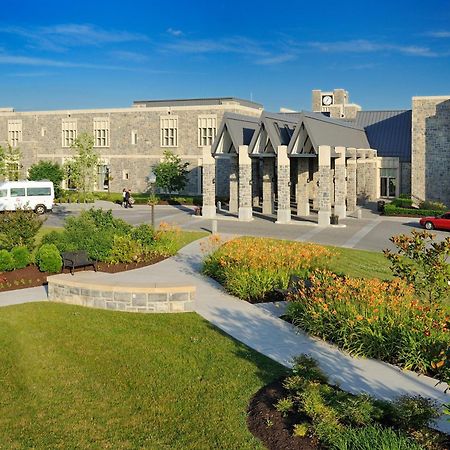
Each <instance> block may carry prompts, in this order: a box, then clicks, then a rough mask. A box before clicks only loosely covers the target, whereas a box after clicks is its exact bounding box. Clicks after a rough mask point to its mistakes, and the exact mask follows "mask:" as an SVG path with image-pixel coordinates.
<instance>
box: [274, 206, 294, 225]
mask: <svg viewBox="0 0 450 450" xmlns="http://www.w3.org/2000/svg"><path fill="white" fill-rule="evenodd" d="M290 221H291V210H290V209H278V210H277V221H276V223H289V222H290Z"/></svg>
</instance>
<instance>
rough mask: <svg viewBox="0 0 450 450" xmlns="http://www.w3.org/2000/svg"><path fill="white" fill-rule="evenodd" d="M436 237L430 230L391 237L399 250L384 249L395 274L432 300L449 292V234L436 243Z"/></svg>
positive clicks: (438, 298)
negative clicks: (395, 251) (394, 251)
mask: <svg viewBox="0 0 450 450" xmlns="http://www.w3.org/2000/svg"><path fill="white" fill-rule="evenodd" d="M434 236H435V235H434V234H432V233H429V232H428V231H420V232H419V231H413V232H412V233H411V235H410V236H408V235H405V234H400V235H398V236H392V237H391V239H390V240H391V242H393V243H394V244H395V245H396V247H397V253H393V252H391V251H390V250H384V254H385V256H386V257H387V258H388V259H389V261H390V262H391V270H392V272H393V274H394V275H395V276H397V277H400V278H403V279H404V280H406V281H407V282H408V283H410V284H412V285H413V286H414V289H415V290H416V292H417V293H418V294H421V295H423V296H427V297H428V299H429V301H430V302H433V301H441V300H443V299H444V298H445V297H447V296H448V295H449V293H450V286H449V282H450V265H449V264H448V262H447V260H448V257H449V255H450V237H447V238H445V239H444V240H443V241H442V242H436V241H434Z"/></svg>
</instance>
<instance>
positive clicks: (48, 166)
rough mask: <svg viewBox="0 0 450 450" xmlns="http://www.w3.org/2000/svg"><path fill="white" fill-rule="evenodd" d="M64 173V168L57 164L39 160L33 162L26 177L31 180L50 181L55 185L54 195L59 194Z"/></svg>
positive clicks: (57, 195)
mask: <svg viewBox="0 0 450 450" xmlns="http://www.w3.org/2000/svg"><path fill="white" fill-rule="evenodd" d="M64 175H65V172H64V169H63V168H62V167H60V165H59V164H57V163H52V162H50V161H39V162H38V163H36V164H33V165H32V166H31V167H30V169H29V171H28V179H29V180H31V181H39V180H50V181H52V182H53V185H54V187H55V197H59V196H60V195H61V183H62V180H63V179H64Z"/></svg>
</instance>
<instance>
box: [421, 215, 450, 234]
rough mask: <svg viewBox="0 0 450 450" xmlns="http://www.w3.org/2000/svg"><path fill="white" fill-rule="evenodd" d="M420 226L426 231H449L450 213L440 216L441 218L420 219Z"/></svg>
mask: <svg viewBox="0 0 450 450" xmlns="http://www.w3.org/2000/svg"><path fill="white" fill-rule="evenodd" d="M419 222H420V225H422V226H423V227H425V228H426V229H427V230H434V229H435V228H436V229H437V230H450V212H446V213H445V214H442V216H435V217H422V218H421V219H420V221H419Z"/></svg>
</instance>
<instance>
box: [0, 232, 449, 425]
mask: <svg viewBox="0 0 450 450" xmlns="http://www.w3.org/2000/svg"><path fill="white" fill-rule="evenodd" d="M227 237H230V236H227ZM205 239H207V238H205ZM201 241H202V240H200V241H196V242H193V243H191V244H189V245H188V246H186V247H184V248H183V249H181V251H180V252H179V253H178V254H177V255H175V256H174V257H172V258H169V259H166V260H164V261H161V262H159V263H157V264H155V265H152V266H147V267H142V268H140V269H135V270H131V271H128V272H122V273H118V274H116V275H115V282H116V283H118V284H120V283H121V282H126V283H127V284H128V283H134V282H136V283H140V282H141V281H142V280H145V282H147V283H151V282H155V283H165V282H170V281H172V280H173V279H174V278H176V280H177V283H186V284H189V285H193V286H195V287H196V299H195V302H194V311H196V312H197V313H198V314H200V315H201V316H202V317H203V318H205V319H206V320H208V321H209V322H211V323H212V324H213V325H215V326H217V327H218V328H220V329H221V330H223V331H224V332H226V333H227V334H229V335H230V336H231V337H233V338H234V339H237V340H238V341H241V342H243V343H244V344H246V345H248V346H249V347H251V348H253V349H255V350H256V351H258V352H260V353H263V354H264V355H266V356H268V357H270V358H272V359H274V360H275V361H278V362H279V363H281V364H283V365H285V366H287V367H290V366H291V361H292V358H293V357H294V356H297V355H299V354H302V353H305V354H308V355H310V356H312V357H313V358H315V359H316V360H317V362H318V363H319V365H320V367H321V369H322V370H323V371H324V372H325V373H326V374H327V375H328V377H329V379H330V381H331V382H332V383H335V384H338V385H339V386H340V387H341V388H342V389H344V390H346V391H348V392H352V393H355V394H356V393H362V392H365V393H367V394H369V395H372V396H374V397H376V398H381V399H386V400H390V399H394V398H396V397H398V396H400V395H404V394H410V395H421V396H424V397H428V398H431V399H434V400H436V401H437V402H438V403H439V404H444V403H450V393H446V392H445V390H446V389H447V387H448V386H447V385H446V384H445V383H437V381H436V380H435V379H433V378H430V377H427V376H423V375H417V374H416V373H413V372H409V371H406V370H405V371H402V370H400V369H399V368H397V367H394V366H392V365H390V364H386V363H383V362H380V361H376V360H372V359H363V358H354V357H352V356H350V355H348V354H346V353H344V352H342V351H340V350H339V349H337V348H336V347H334V346H332V345H330V344H327V343H326V342H324V341H321V340H319V339H316V338H313V337H310V336H308V335H306V334H305V333H302V332H298V330H297V329H296V328H295V327H294V326H292V325H291V324H289V323H287V322H285V321H283V320H282V319H280V318H279V317H277V316H278V314H277V310H279V311H280V313H281V312H282V307H280V308H277V307H268V306H264V305H253V304H250V303H248V302H245V301H243V300H239V299H237V298H236V297H233V296H231V295H229V294H227V293H226V292H225V291H224V289H223V288H222V287H221V286H220V285H219V284H218V283H217V282H215V281H214V280H212V279H210V278H208V277H205V276H203V275H202V274H201V273H200V270H201V266H202V259H203V254H202V252H201V250H200V243H201ZM28 291H31V290H28ZM21 292H23V291H11V292H9V293H8V294H9V295H10V297H11V298H17V297H19V296H20V295H21ZM4 294H7V293H4ZM30 295H31V292H30V293H29V294H27V300H28V301H29V300H30V298H29V297H30ZM35 295H36V297H35V300H36V301H38V300H42V299H43V295H42V290H36V291H35ZM1 297H2V298H3V302H2V300H0V304H5V302H6V300H7V298H6V296H3V295H2V296H1ZM16 303H17V302H16ZM437 428H439V429H440V430H441V431H444V432H446V433H449V434H450V422H448V421H447V420H446V417H445V416H443V417H442V418H441V419H440V420H439V421H438V422H437Z"/></svg>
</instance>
